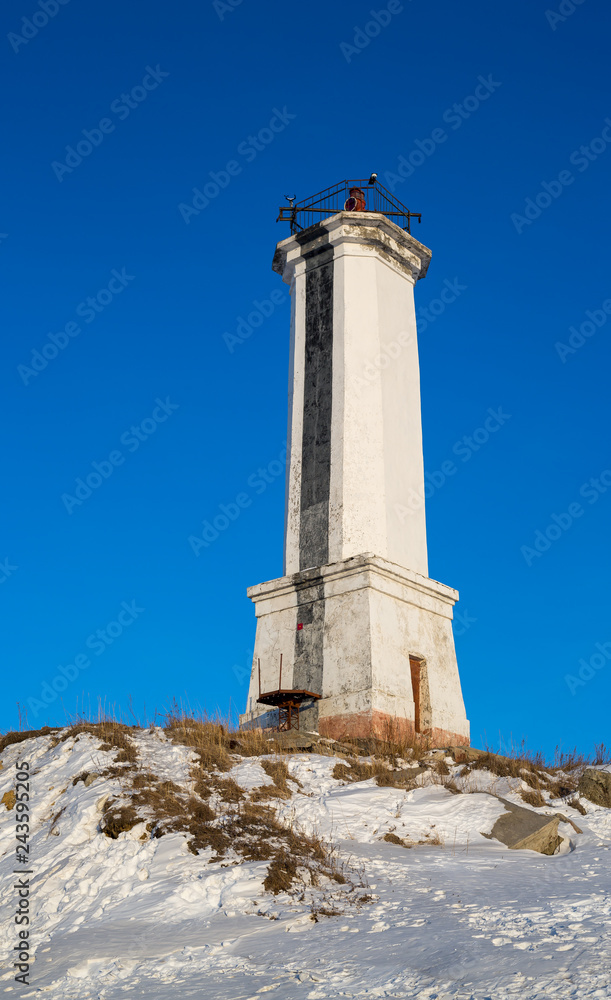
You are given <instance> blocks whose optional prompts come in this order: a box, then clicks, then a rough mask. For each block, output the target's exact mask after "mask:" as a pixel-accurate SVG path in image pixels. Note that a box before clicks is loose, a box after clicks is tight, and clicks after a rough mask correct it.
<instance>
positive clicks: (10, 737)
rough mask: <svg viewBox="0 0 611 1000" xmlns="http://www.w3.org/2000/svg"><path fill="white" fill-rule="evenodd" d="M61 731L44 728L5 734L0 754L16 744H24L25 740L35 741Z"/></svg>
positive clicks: (0, 741) (1, 737)
mask: <svg viewBox="0 0 611 1000" xmlns="http://www.w3.org/2000/svg"><path fill="white" fill-rule="evenodd" d="M58 732H59V729H57V728H52V727H50V726H43V727H42V729H28V730H27V731H26V732H21V733H16V732H10V733H5V735H4V736H0V753H2V751H3V750H6V748H7V747H10V746H14V744H15V743H23V742H24V740H34V739H36V737H37V736H49V735H50V734H51V733H58Z"/></svg>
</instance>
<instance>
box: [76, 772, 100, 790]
mask: <svg viewBox="0 0 611 1000" xmlns="http://www.w3.org/2000/svg"><path fill="white" fill-rule="evenodd" d="M99 777H100V775H99V774H98V772H97V771H82V772H81V774H77V776H76V778H73V779H72V784H73V785H76V784H77V783H78V782H79V781H82V782H83V784H84V786H85V788H89V786H90V785H92V784H93V782H94V781H95V779H96V778H99Z"/></svg>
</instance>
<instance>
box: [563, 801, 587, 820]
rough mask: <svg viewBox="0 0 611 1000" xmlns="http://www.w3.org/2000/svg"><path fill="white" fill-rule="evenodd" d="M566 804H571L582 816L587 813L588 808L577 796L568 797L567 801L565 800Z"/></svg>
mask: <svg viewBox="0 0 611 1000" xmlns="http://www.w3.org/2000/svg"><path fill="white" fill-rule="evenodd" d="M567 806H571V808H572V809H576V810H577V812H578V813H581V815H582V816H587V814H588V810H587V809H586V807H585V806H584V805H583V804H582V803H581V802H580V801H579V799H578V798H577V797H576V798H574V799H570V800H569V802H567Z"/></svg>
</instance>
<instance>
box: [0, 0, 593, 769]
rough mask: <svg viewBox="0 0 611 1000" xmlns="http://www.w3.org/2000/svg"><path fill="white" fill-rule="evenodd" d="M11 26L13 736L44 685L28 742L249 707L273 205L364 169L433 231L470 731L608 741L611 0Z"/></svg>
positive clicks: (35, 18)
mask: <svg viewBox="0 0 611 1000" xmlns="http://www.w3.org/2000/svg"><path fill="white" fill-rule="evenodd" d="M548 2H549V3H550V6H549V7H547V6H546V4H547V3H548ZM372 11H373V12H374V15H375V16H372V13H371V12H372ZM561 11H563V12H564V13H561ZM1 21H2V32H1V35H2V39H1V41H2V44H3V45H4V54H3V57H2V59H1V61H0V65H1V68H0V75H1V85H2V93H3V94H4V95H5V100H4V101H3V109H2V139H3V142H2V174H3V185H2V186H3V198H2V210H1V215H0V234H1V235H0V268H1V272H0V273H1V277H2V286H3V294H2V300H1V305H0V316H1V323H2V332H3V336H2V375H1V378H2V401H3V411H4V432H3V479H4V485H3V490H2V502H3V514H2V522H1V535H0V560H3V563H2V569H1V570H0V580H1V581H2V582H0V611H1V615H2V657H3V685H2V692H3V699H2V711H1V715H0V726H1V727H2V728H3V729H8V728H16V727H17V726H18V724H19V720H18V711H17V702H20V703H21V704H22V706H23V707H24V708H28V701H30V705H29V708H28V716H27V722H28V725H29V726H30V727H36V728H38V727H39V726H42V725H44V724H47V723H48V724H57V723H62V722H63V721H64V720H65V718H66V716H69V717H71V716H74V715H75V714H76V713H77V712H78V711H81V710H82V709H83V708H84V710H85V711H86V712H89V711H91V712H92V713H95V712H96V711H97V704H98V700H99V699H101V701H102V704H103V705H105V707H106V709H107V710H112V708H113V706H114V707H115V709H116V710H117V711H118V710H119V708H122V709H123V710H127V708H128V704H129V703H130V699H131V702H132V704H133V706H134V712H135V714H136V716H137V717H138V718H140V720H143V719H144V717H145V715H146V716H147V717H149V718H150V717H151V716H152V715H153V713H154V711H155V710H158V711H160V712H161V711H163V710H164V708H166V707H167V706H168V704H169V703H170V702H171V700H172V698H174V697H175V698H176V699H178V700H179V701H181V700H182V701H183V702H184V703H185V704H188V705H190V706H191V707H193V708H204V707H205V708H207V709H208V710H209V711H212V712H214V711H216V710H217V709H219V710H220V711H221V712H222V713H227V712H228V711H229V710H232V711H235V710H241V709H242V707H243V705H244V703H245V699H246V693H247V682H248V674H249V669H250V657H251V655H252V647H253V640H254V631H255V616H254V609H253V607H252V605H251V603H250V602H249V600H248V599H247V597H246V587H247V586H249V585H251V584H255V583H259V582H262V581H264V580H268V579H273V578H274V577H276V576H279V575H281V573H282V541H283V508H284V478H283V473H282V472H280V474H279V463H280V460H279V456H280V455H281V453H282V450H283V444H284V441H285V437H286V416H287V414H286V410H287V368H288V340H289V336H288V335H289V299H288V295H287V294H282V293H285V292H286V286H284V285H283V284H282V282H281V280H280V278H279V277H278V276H277V275H275V274H274V273H273V272H272V270H271V261H272V256H273V251H274V247H275V244H276V242H277V241H278V240H280V239H283V238H284V237H286V236H287V235H288V227H287V225H286V224H276V222H275V219H276V215H277V212H278V206H279V205H280V204H281V203H282V202H283V201H284V196H285V195H293V194H296V195H297V197H298V198H303V197H305V196H307V195H310V194H313V193H315V192H316V191H318V190H320V189H322V188H324V187H327V186H328V185H331V184H334V183H335V182H336V181H339V180H340V179H342V178H343V177H354V176H356V177H359V176H368V175H369V173H370V172H371V171H373V170H375V171H377V172H378V175H379V178H380V180H381V181H382V182H383V183H386V184H387V186H389V187H391V188H393V189H394V191H395V194H396V195H397V197H398V198H400V199H401V200H402V201H403V202H404V203H406V204H407V205H408V206H409V207H410V208H411V209H412V211H416V212H422V224H421V225H420V226H417V228H416V230H415V235H416V236H417V237H418V239H420V240H421V241H422V242H423V243H425V244H426V245H427V246H429V247H431V249H432V251H433V261H432V264H431V267H430V270H429V274H428V277H427V278H426V280H425V281H422V282H420V283H419V285H418V288H417V291H416V295H417V305H418V308H419V309H420V310H421V312H420V318H421V323H420V334H419V337H420V357H421V370H422V399H423V424H424V449H425V466H426V469H427V470H428V474H429V480H428V481H429V484H430V488H429V490H428V492H429V493H430V494H431V495H430V498H429V501H428V508H427V516H428V543H429V561H430V575H431V576H432V577H434V578H436V579H438V580H441V581H443V582H444V583H447V584H449V585H451V586H454V587H456V588H457V589H458V590H459V591H460V594H461V601H460V604H459V605H458V608H457V611H458V614H459V616H461V617H459V618H458V619H457V622H456V629H455V631H456V643H457V650H458V660H459V666H460V670H461V676H462V681H463V688H464V695H465V700H466V704H467V712H468V716H469V718H470V719H471V724H472V739H473V743H474V744H475V745H483V744H484V743H485V742H486V741H487V742H489V743H490V744H492V745H493V746H494V747H495V748H496V747H498V745H499V740H502V741H503V742H504V743H508V742H509V741H510V740H512V739H513V740H514V741H518V742H519V741H520V740H521V739H522V738H526V739H527V741H528V743H529V745H530V746H531V747H532V748H533V749H537V748H539V747H541V748H543V749H544V750H545V751H547V752H553V749H554V747H555V745H556V744H558V743H560V744H562V746H563V748H565V749H567V748H568V747H570V746H573V745H575V744H576V745H577V746H578V747H580V748H581V749H583V750H585V751H589V750H590V749H591V748H592V746H593V744H594V742H598V741H601V740H606V742H607V743H610V742H611V738H610V734H609V721H608V719H609V713H608V704H609V694H610V691H611V620H610V615H609V603H610V596H611V595H610V587H609V565H610V556H611V537H610V530H609V525H610V517H611V488H610V487H611V471H608V470H611V451H610V444H609V371H610V361H611V346H610V345H611V315H609V314H610V313H611V301H610V300H611V278H610V276H609V246H608V244H609V171H610V168H611V127H609V128H608V127H607V123H611V94H610V92H609V75H608V45H609V29H610V28H611V12H610V10H609V7H608V4H607V3H605V0H582V2H581V3H579V4H577V3H572V2H570V0H563V2H562V3H561V2H560V0H558V2H557V0H514V2H513V3H511V4H493V3H490V2H489V0H466V2H465V3H460V4H458V3H456V2H455V0H432V2H428V3H425V2H424V0H405V2H403V3H402V4H401V3H400V2H397V0H391V3H390V4H386V5H383V4H376V5H375V6H373V7H372V5H371V0H369V2H355V3H350V4H347V3H342V2H335V3H333V4H329V3H326V2H323V0H311V2H310V3H308V4H307V5H291V4H288V5H287V4H286V3H279V2H277V0H272V2H266V3H261V2H259V3H255V0H240V2H237V0H232V3H229V2H227V3H224V2H219V0H217V2H216V3H211V2H207V0H204V2H202V3H193V2H192V0H178V2H177V3H173V4H171V5H166V4H161V3H159V2H153V3H150V2H149V3H143V2H134V3H128V4H125V3H121V4H119V3H118V2H117V0H107V2H106V3H104V4H93V5H92V4H85V3H82V2H81V0H68V2H66V0H64V2H63V3H59V0H37V2H35V0H6V2H5V3H4V4H3V7H2V14H1ZM270 122H272V123H273V129H274V131H271V130H270V128H269V126H270ZM605 130H606V131H605ZM604 136H606V139H605V138H604ZM270 137H271V138H270ZM68 147H69V148H68ZM582 147H583V149H582ZM228 164H229V165H230V166H229V169H228ZM401 173H402V174H403V176H401ZM212 175H216V180H215V179H214V178H213V176H212ZM406 175H409V176H406ZM194 189H197V190H198V191H200V192H201V194H200V195H196V194H194ZM194 199H195V202H194ZM528 199H530V201H529V200H528ZM206 200H207V202H208V203H207V204H206ZM181 206H182V208H181ZM194 208H195V209H196V211H194V210H193V209H194ZM448 282H449V283H451V284H453V286H454V288H455V289H456V290H457V291H458V292H459V294H458V295H457V296H456V299H455V301H454V302H452V303H451V304H448V305H447V306H446V307H445V309H444V310H443V312H441V311H440V305H439V301H440V300H439V296H440V293H441V291H442V290H443V289H444V288H447V283H448ZM272 292H279V293H281V294H277V295H276V296H275V299H276V301H275V302H274V301H273V300H272V299H270V296H271V294H272ZM449 297H451V296H450V295H446V298H449ZM436 300H437V301H436ZM255 303H259V304H260V305H261V307H262V312H263V313H267V315H265V316H264V317H263V320H262V322H260V323H259V325H258V326H257V327H256V329H255V328H254V323H258V322H259V321H258V318H257V316H255V317H254V323H253V327H252V333H251V334H250V335H249V336H247V337H243V336H242V337H241V340H240V341H237V340H235V339H234V336H235V335H236V331H238V328H239V331H240V334H241V335H243V334H244V332H245V331H247V329H250V328H251V326H250V324H248V317H249V315H250V314H252V313H253V311H256V310H257V305H256V304H255ZM605 303H607V308H608V311H605V305H604V304H605ZM430 304H431V307H430V310H429V305H430ZM424 310H427V312H424ZM431 310H432V311H431ZM260 315H261V312H259V316H260ZM427 317H428V318H427ZM244 321H246V324H248V326H246V325H245V324H244ZM583 324H585V326H583ZM571 328H574V329H573V332H571ZM229 335H231V336H229ZM569 338H571V340H569ZM557 345H561V346H560V347H559V346H557ZM562 345H564V346H562ZM499 408H500V409H501V412H502V415H503V417H502V426H498V427H497V429H496V430H495V431H494V432H493V433H488V432H487V431H486V429H485V422H486V419H487V416H488V415H489V411H490V410H492V411H495V412H498V411H499ZM497 423H498V422H497ZM492 426H497V424H495V423H494V422H492V421H489V423H488V427H489V428H490V427H492ZM482 428H483V429H482ZM466 439H468V440H466ZM450 462H451V463H452V465H453V468H454V472H453V473H452V474H451V475H450V476H448V477H447V479H446V481H445V482H443V483H442V481H441V476H440V475H439V470H441V469H442V467H443V463H450ZM96 465H97V469H96ZM445 468H446V469H448V468H449V466H448V465H447V464H446V466H445ZM260 470H263V472H261V471H260ZM92 474H93V475H92ZM87 477H89V480H90V483H92V484H94V485H93V486H92V487H91V488H90V487H89V486H87V485H85V486H80V487H78V486H77V482H76V481H77V480H79V479H81V480H87ZM77 488H78V489H79V491H80V492H79V493H78V494H77V493H76V492H75V491H76V490H77ZM244 492H246V493H247V494H248V498H249V499H250V500H251V501H252V502H251V503H250V504H248V506H246V507H245V508H243V509H241V511H240V513H239V516H237V517H236V518H235V520H233V521H231V523H230V524H229V525H228V527H227V528H226V529H225V530H223V531H221V532H220V533H219V536H218V538H216V539H215V540H214V541H212V542H211V544H209V545H208V547H205V548H201V549H200V550H199V553H198V554H197V555H196V553H195V552H194V551H193V547H192V545H190V543H189V537H190V536H193V535H197V533H198V532H201V530H202V522H203V521H211V520H213V519H214V518H215V517H217V516H218V515H219V514H220V513H221V505H223V504H224V505H229V504H231V503H233V502H234V501H235V498H236V496H237V495H238V494H240V493H244ZM571 505H578V506H571ZM229 509H230V510H233V508H231V507H230V508H229ZM578 510H579V511H580V513H578ZM571 511H572V513H570V512H571ZM220 523H221V524H222V522H220ZM537 532H539V533H540V534H537ZM546 532H547V536H546ZM535 542H537V544H538V546H539V551H537V549H536V548H535ZM98 631H101V632H102V633H103V634H102V635H96V633H98ZM60 666H61V667H62V668H63V672H62V670H60ZM580 671H581V675H580ZM567 677H568V678H569V680H568V681H567ZM571 678H572V679H571ZM64 681H65V683H64ZM53 685H54V687H53ZM54 688H55V690H54ZM61 688H64V690H63V691H60V692H59V693H57V689H61ZM45 697H46V700H47V702H48V703H47V704H44V702H45Z"/></svg>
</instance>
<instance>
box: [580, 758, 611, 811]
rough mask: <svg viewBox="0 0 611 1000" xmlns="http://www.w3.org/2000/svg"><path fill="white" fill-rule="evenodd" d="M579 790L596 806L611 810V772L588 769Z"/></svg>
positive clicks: (581, 778) (581, 780) (583, 775)
mask: <svg viewBox="0 0 611 1000" xmlns="http://www.w3.org/2000/svg"><path fill="white" fill-rule="evenodd" d="M578 790H579V794H580V795H583V797H584V798H585V799H589V800H590V802H594V803H595V805H597V806H606V807H607V808H608V809H611V771H601V770H599V768H597V767H587V768H586V769H585V771H584V772H583V774H582V775H581V777H580V779H579V785H578Z"/></svg>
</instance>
